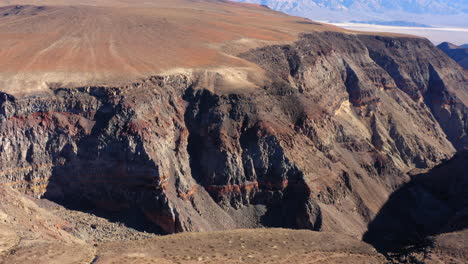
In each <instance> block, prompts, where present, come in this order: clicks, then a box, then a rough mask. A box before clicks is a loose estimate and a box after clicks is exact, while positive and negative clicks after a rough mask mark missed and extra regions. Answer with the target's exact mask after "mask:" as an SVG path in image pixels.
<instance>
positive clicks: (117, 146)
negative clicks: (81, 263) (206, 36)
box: [0, 32, 468, 236]
mask: <svg viewBox="0 0 468 264" xmlns="http://www.w3.org/2000/svg"><path fill="white" fill-rule="evenodd" d="M239 57H240V58H243V59H245V60H248V61H250V62H253V63H255V64H257V65H259V66H260V67H261V68H263V69H264V71H265V74H266V76H268V78H267V80H266V81H265V82H264V84H263V85H262V86H261V87H257V88H255V89H254V88H249V89H238V90H235V89H230V90H228V89H224V90H223V89H214V90H213V89H212V88H210V87H208V86H206V78H208V77H206V75H203V74H196V73H194V74H175V75H170V76H153V77H148V78H147V79H145V80H142V81H137V82H135V83H132V84H128V85H125V86H121V87H107V86H96V87H78V88H67V87H61V86H60V85H59V84H57V85H53V86H51V87H50V91H51V92H50V93H49V94H38V95H35V96H25V97H14V96H12V95H9V94H6V93H0V182H1V183H2V184H7V185H11V186H13V187H15V188H16V189H19V190H21V191H23V192H26V193H29V194H32V195H35V196H40V197H45V198H48V199H51V200H54V201H58V202H60V203H63V204H65V205H67V206H69V207H70V208H74V209H79V210H93V211H96V212H98V213H103V214H104V213H105V212H110V213H112V214H114V215H118V216H120V219H121V221H123V222H125V221H126V219H128V218H129V217H130V216H135V215H137V216H141V217H142V218H144V219H146V220H147V221H148V223H150V224H149V225H150V226H151V228H153V229H154V230H156V232H159V233H174V232H182V231H208V230H222V229H232V228H240V227H260V226H267V227H288V228H305V229H312V230H324V231H336V232H342V233H348V234H351V235H355V236H361V235H362V234H363V233H364V232H365V231H366V230H367V225H368V223H369V222H370V221H371V220H372V219H373V218H374V217H375V215H376V214H377V213H378V211H379V210H380V208H381V206H382V205H383V204H384V203H385V201H386V200H387V199H388V197H389V195H390V193H391V192H392V191H393V190H395V189H396V188H397V187H398V186H400V185H401V184H403V183H404V182H406V181H408V180H409V176H408V172H410V171H412V170H415V169H422V170H424V169H427V168H431V167H433V166H435V165H437V164H439V163H441V162H442V161H443V160H446V159H449V158H450V157H452V156H453V155H454V153H455V152H456V150H461V149H463V148H465V147H468V139H467V135H466V133H467V131H468V111H467V103H468V78H467V77H468V76H467V72H466V71H464V70H463V69H462V68H461V67H460V66H459V65H457V64H456V63H455V62H454V61H452V60H450V59H449V58H448V57H447V56H446V55H445V54H443V53H442V52H441V51H440V50H438V49H437V48H436V47H434V46H433V45H432V44H431V43H430V42H429V41H427V40H424V39H417V38H404V37H399V38H397V37H382V36H367V35H353V34H344V33H336V32H322V33H313V34H304V35H302V36H301V38H300V39H299V40H298V41H297V42H295V43H293V44H290V45H277V46H267V47H263V48H258V49H255V50H250V51H248V52H246V53H242V54H240V55H239ZM209 78H210V80H211V81H212V83H214V84H215V86H216V80H217V79H219V78H222V76H220V75H219V74H216V73H213V74H212V76H210V77H209ZM145 228H149V227H145ZM153 229H152V230H153Z"/></svg>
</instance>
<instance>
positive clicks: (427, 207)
mask: <svg viewBox="0 0 468 264" xmlns="http://www.w3.org/2000/svg"><path fill="white" fill-rule="evenodd" d="M467 163H468V150H467V149H465V150H464V151H461V152H459V153H458V154H457V155H455V156H454V157H453V158H452V159H450V160H448V161H445V162H443V163H442V164H440V165H438V166H436V167H434V168H433V169H431V170H430V171H429V172H427V173H422V174H418V175H415V176H413V177H412V180H411V181H410V182H409V183H407V184H405V185H404V186H402V187H401V188H399V189H398V190H397V191H395V192H394V193H393V194H392V195H391V196H390V198H389V199H388V201H387V203H386V204H385V205H384V206H383V207H382V209H381V210H380V211H379V213H378V214H377V216H376V217H375V219H374V220H373V221H372V222H371V223H370V224H369V226H368V231H367V232H366V233H365V234H364V236H363V240H364V241H366V242H367V243H370V244H372V245H373V246H374V247H375V248H376V249H377V250H378V251H380V252H381V253H384V254H388V253H396V252H399V253H404V251H415V250H421V249H424V248H426V247H427V246H430V245H431V243H432V242H431V239H430V238H429V236H433V235H437V234H441V233H446V232H452V231H456V230H460V229H464V228H467V227H468V221H467V219H468V212H467V209H468V166H467Z"/></svg>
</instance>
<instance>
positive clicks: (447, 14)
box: [236, 0, 468, 27]
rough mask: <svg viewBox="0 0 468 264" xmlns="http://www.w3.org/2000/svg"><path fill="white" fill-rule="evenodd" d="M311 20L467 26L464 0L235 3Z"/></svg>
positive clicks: (251, 0)
mask: <svg viewBox="0 0 468 264" xmlns="http://www.w3.org/2000/svg"><path fill="white" fill-rule="evenodd" d="M236 1H238V2H247V3H256V4H262V5H266V6H268V7H270V8H272V9H274V10H278V11H281V12H285V13H288V14H291V15H298V16H304V17H308V18H311V19H314V20H325V21H338V22H349V21H351V20H357V19H358V20H360V21H363V20H365V21H367V20H369V21H396V20H401V21H408V22H416V23H424V24H427V23H428V21H430V23H431V25H437V26H460V27H468V1H467V0H236Z"/></svg>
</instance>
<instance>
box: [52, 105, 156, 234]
mask: <svg viewBox="0 0 468 264" xmlns="http://www.w3.org/2000/svg"><path fill="white" fill-rule="evenodd" d="M102 97H104V96H102ZM104 98H105V97H104ZM102 100H104V99H102ZM126 115H128V113H125V112H124V110H123V109H119V108H118V106H115V105H113V104H111V103H108V102H107V101H103V104H102V106H101V107H100V108H99V109H98V111H97V112H96V115H95V116H94V119H95V120H98V122H96V124H95V125H94V126H93V127H92V130H91V133H90V134H89V135H86V136H83V137H82V138H80V139H79V140H78V141H77V142H76V145H74V144H72V143H68V144H65V146H64V147H62V149H61V151H60V153H59V155H57V156H56V157H55V161H54V164H55V166H54V167H53V168H52V173H51V177H50V178H49V182H48V186H47V189H46V192H45V193H44V195H43V198H46V199H48V200H51V201H54V202H56V203H58V204H60V205H62V206H64V207H66V208H67V209H71V210H75V211H82V212H86V213H90V214H94V215H96V216H99V217H102V218H105V219H107V220H109V221H111V222H118V223H122V224H124V225H125V226H127V227H130V228H133V229H136V230H138V231H145V232H151V233H158V234H161V233H163V232H162V230H161V228H159V227H158V226H157V225H155V224H154V223H152V222H151V221H150V220H149V219H148V218H147V217H146V216H145V213H144V212H145V211H144V210H145V209H152V207H154V206H158V205H159V204H158V202H157V201H155V200H157V199H156V198H157V194H155V191H154V189H151V186H152V184H153V180H154V177H152V176H155V177H157V176H158V174H159V172H158V168H157V166H156V165H155V164H154V162H152V161H151V160H150V159H149V158H148V157H146V156H145V154H144V153H145V152H144V149H142V146H141V144H139V143H138V141H136V143H135V145H136V146H135V150H131V149H130V147H129V146H131V145H132V144H131V143H130V140H133V139H131V138H130V137H124V138H123V139H122V138H119V137H117V136H116V135H118V134H114V133H115V131H116V130H117V129H118V128H120V129H121V128H122V124H121V123H119V122H121V120H125V118H126ZM116 116H118V118H115V117H116ZM109 131H110V132H109ZM134 141H135V140H134ZM145 201H146V204H150V205H148V208H145V207H144V206H145ZM148 201H151V203H149V202H148ZM140 205H143V206H140Z"/></svg>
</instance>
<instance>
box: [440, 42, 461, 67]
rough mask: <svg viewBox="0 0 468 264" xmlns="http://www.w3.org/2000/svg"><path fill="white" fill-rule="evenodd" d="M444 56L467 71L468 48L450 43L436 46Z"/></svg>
mask: <svg viewBox="0 0 468 264" xmlns="http://www.w3.org/2000/svg"><path fill="white" fill-rule="evenodd" d="M437 47H438V48H439V49H441V50H442V51H443V52H445V54H447V55H448V56H449V57H450V58H452V59H453V60H454V61H456V62H457V63H458V64H460V65H461V66H462V67H463V68H464V69H465V70H468V48H467V47H464V46H457V45H454V44H452V43H448V42H443V43H440V44H439V45H437Z"/></svg>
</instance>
